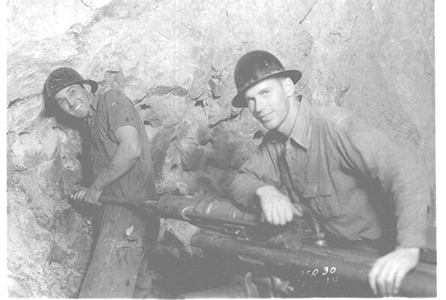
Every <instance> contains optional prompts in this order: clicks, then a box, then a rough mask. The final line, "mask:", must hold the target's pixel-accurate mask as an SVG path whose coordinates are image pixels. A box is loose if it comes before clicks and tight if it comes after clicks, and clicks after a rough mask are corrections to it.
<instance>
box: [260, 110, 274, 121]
mask: <svg viewBox="0 0 446 300" xmlns="http://www.w3.org/2000/svg"><path fill="white" fill-rule="evenodd" d="M270 117H271V113H270V112H268V113H265V114H262V115H260V116H259V119H260V120H262V122H266V121H268V120H269V119H270Z"/></svg>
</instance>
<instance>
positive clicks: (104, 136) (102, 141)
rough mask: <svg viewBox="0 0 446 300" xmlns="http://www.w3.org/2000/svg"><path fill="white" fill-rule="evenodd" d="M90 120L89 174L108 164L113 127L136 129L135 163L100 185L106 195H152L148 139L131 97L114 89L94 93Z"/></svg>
mask: <svg viewBox="0 0 446 300" xmlns="http://www.w3.org/2000/svg"><path fill="white" fill-rule="evenodd" d="M92 106H93V115H92V118H91V122H90V127H91V134H92V146H91V157H92V164H93V176H94V178H97V176H98V175H99V174H100V173H101V172H102V171H103V170H104V169H105V168H110V166H111V161H112V158H113V155H114V154H115V152H116V150H117V148H118V146H119V143H118V141H117V140H116V137H115V136H114V131H115V130H116V129H118V128H119V127H121V126H126V125H128V126H133V127H135V128H136V129H137V130H138V133H139V139H140V143H141V148H142V153H141V156H140V157H139V159H138V161H137V162H136V165H135V166H134V167H133V168H132V169H130V170H129V171H128V172H127V173H125V174H124V175H123V176H122V177H121V178H119V179H118V180H117V181H115V182H114V183H112V184H110V185H109V186H107V187H106V188H105V189H104V192H103V195H109V196H114V197H118V198H121V199H126V201H129V202H135V200H136V199H139V200H141V199H156V189H155V177H154V172H153V167H152V159H151V154H150V146H149V140H148V137H147V133H146V131H145V129H144V124H143V122H142V120H141V118H140V116H139V114H138V112H137V111H136V109H135V107H134V106H133V103H132V101H131V100H130V99H129V98H127V97H126V96H125V95H124V94H122V93H120V92H118V91H107V92H106V93H105V94H103V95H96V96H95V99H94V101H93V103H92Z"/></svg>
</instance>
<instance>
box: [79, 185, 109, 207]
mask: <svg viewBox="0 0 446 300" xmlns="http://www.w3.org/2000/svg"><path fill="white" fill-rule="evenodd" d="M101 195H102V191H100V190H97V189H95V188H94V187H91V188H89V189H87V188H79V189H78V190H77V191H76V192H75V193H74V195H72V196H71V198H73V199H74V200H76V201H85V202H88V203H91V204H94V205H101V203H100V202H99V198H100V197H101Z"/></svg>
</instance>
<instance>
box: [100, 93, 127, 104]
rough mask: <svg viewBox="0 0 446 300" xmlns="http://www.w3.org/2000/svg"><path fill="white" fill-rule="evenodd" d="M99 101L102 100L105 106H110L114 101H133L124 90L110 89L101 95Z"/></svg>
mask: <svg viewBox="0 0 446 300" xmlns="http://www.w3.org/2000/svg"><path fill="white" fill-rule="evenodd" d="M99 99H100V100H99V101H100V102H102V106H103V107H110V106H111V105H113V103H116V102H118V103H119V102H121V103H126V102H129V103H132V104H133V102H132V101H131V100H130V99H129V98H128V97H127V96H126V95H125V94H124V93H122V92H120V91H118V90H108V91H106V92H105V93H103V94H102V95H100V96H99Z"/></svg>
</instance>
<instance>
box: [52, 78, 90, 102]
mask: <svg viewBox="0 0 446 300" xmlns="http://www.w3.org/2000/svg"><path fill="white" fill-rule="evenodd" d="M84 83H87V84H89V85H90V86H91V92H92V93H93V94H94V93H96V91H97V90H98V83H97V82H96V81H93V80H90V79H86V80H79V81H74V82H70V83H69V84H67V85H65V86H63V87H60V88H59V89H57V90H56V91H54V92H53V95H49V96H50V98H54V96H56V94H57V93H58V92H60V91H61V90H63V89H64V88H66V87H67V86H70V85H73V84H84Z"/></svg>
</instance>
